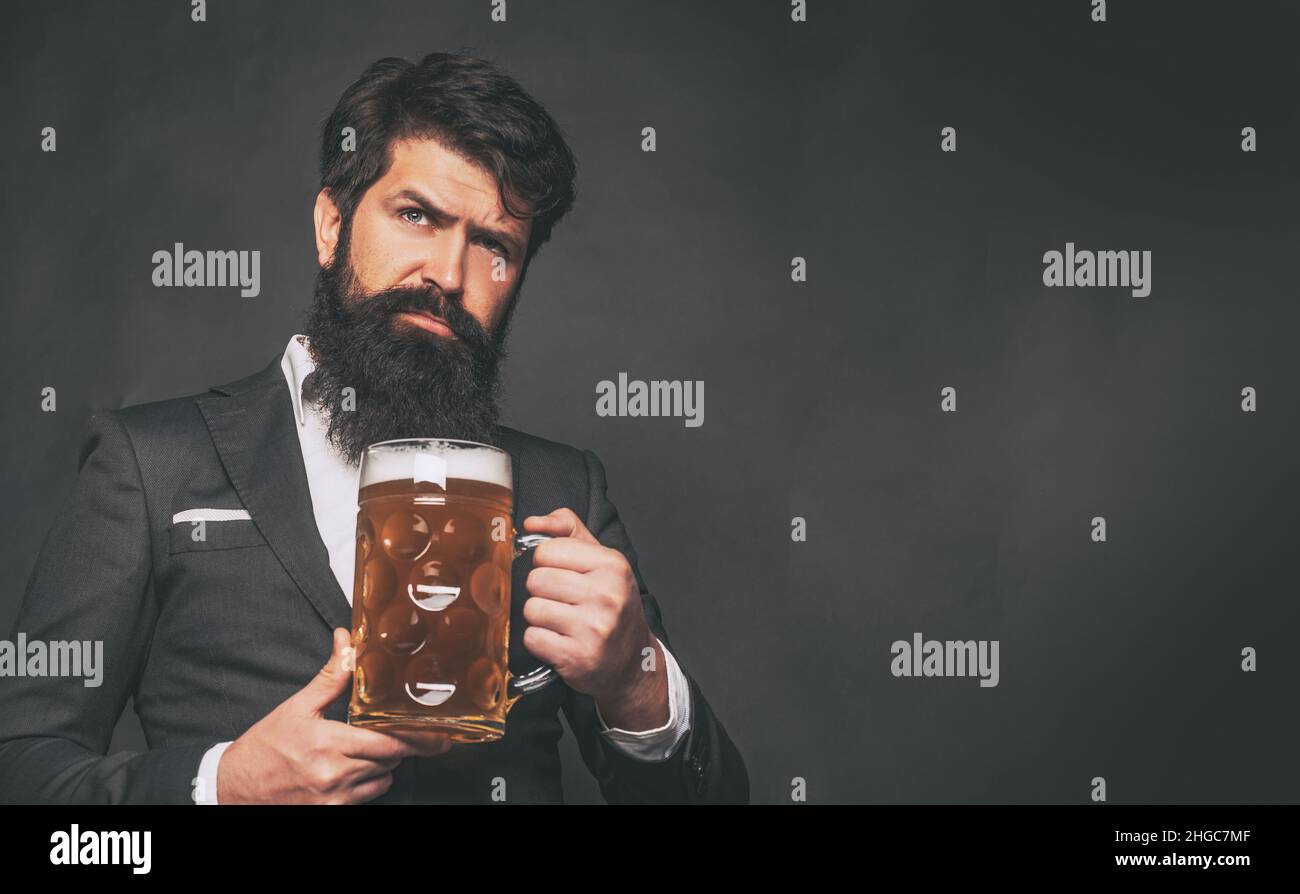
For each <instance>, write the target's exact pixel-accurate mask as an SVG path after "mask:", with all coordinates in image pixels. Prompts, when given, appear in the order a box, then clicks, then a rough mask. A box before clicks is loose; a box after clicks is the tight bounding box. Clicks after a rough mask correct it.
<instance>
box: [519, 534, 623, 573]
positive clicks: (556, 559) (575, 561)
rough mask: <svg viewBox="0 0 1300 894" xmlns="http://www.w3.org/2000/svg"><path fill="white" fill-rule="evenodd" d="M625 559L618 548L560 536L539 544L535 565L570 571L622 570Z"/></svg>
mask: <svg viewBox="0 0 1300 894" xmlns="http://www.w3.org/2000/svg"><path fill="white" fill-rule="evenodd" d="M623 564H624V559H623V556H622V554H621V553H619V552H618V551H617V550H612V549H610V548H608V547H606V546H602V545H601V544H599V543H589V542H587V541H585V540H578V539H577V538H575V537H560V538H558V539H556V540H547V541H546V542H544V543H540V544H538V546H537V548H536V549H535V550H533V565H534V567H541V566H543V565H549V566H552V567H554V568H568V569H569V570H570V571H580V572H583V573H584V574H585V573H586V572H588V571H615V572H617V571H622V568H623Z"/></svg>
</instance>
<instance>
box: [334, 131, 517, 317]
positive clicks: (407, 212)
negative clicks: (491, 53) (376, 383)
mask: <svg viewBox="0 0 1300 894" xmlns="http://www.w3.org/2000/svg"><path fill="white" fill-rule="evenodd" d="M392 160H393V163H392V166H391V167H390V168H389V170H388V173H386V174H385V175H384V176H383V177H381V178H380V179H379V180H378V181H376V182H375V183H374V184H373V185H372V186H371V187H370V189H369V190H367V191H366V194H365V195H364V196H363V197H362V199H361V202H360V204H359V205H358V206H357V209H356V213H355V215H354V216H353V220H352V230H351V237H350V239H349V240H348V241H349V243H350V245H351V247H352V250H351V263H352V267H353V270H354V272H355V275H356V277H357V281H358V284H359V285H360V287H361V289H362V291H363V292H364V294H367V295H370V294H374V293H376V292H380V291H383V290H386V289H394V288H399V287H410V288H413V289H420V288H425V289H436V290H438V291H440V292H441V293H442V294H443V295H445V296H446V298H447V299H448V300H450V301H453V302H455V303H457V304H459V305H460V306H461V307H462V308H463V309H464V310H465V311H467V312H469V313H470V314H471V315H472V316H473V317H474V318H475V319H476V320H478V322H479V324H480V325H481V326H482V327H483V328H484V330H486V331H488V332H493V331H495V329H496V327H497V325H498V323H500V321H501V320H502V318H503V317H504V315H505V314H506V311H507V307H508V305H509V304H510V300H511V298H512V297H513V294H514V291H515V283H516V281H517V280H518V278H519V273H520V269H521V267H522V264H523V260H524V253H525V250H526V249H527V247H528V235H529V231H530V230H531V228H532V221H531V220H528V219H524V220H519V219H517V218H514V217H511V216H510V215H508V214H507V213H506V212H505V209H504V208H502V207H501V204H500V201H499V199H498V197H497V184H496V182H495V180H494V179H493V178H492V176H491V175H490V174H488V173H487V172H486V171H483V170H480V169H479V168H477V167H475V166H474V165H472V164H470V163H469V162H467V161H465V160H464V159H462V158H461V157H460V156H458V155H456V154H454V153H452V152H450V151H448V150H447V149H445V148H443V147H442V146H441V145H440V144H439V143H436V142H434V141H433V140H403V141H399V142H396V143H394V145H393V147H392ZM431 309H432V308H431ZM434 312H435V313H436V311H434ZM399 322H400V323H401V324H403V325H406V326H408V327H410V326H413V325H416V322H415V321H412V320H408V319H406V318H399V319H398V320H395V321H394V324H395V325H397V324H398V323H399ZM425 323H426V325H428V321H427V320H426V321H425ZM431 328H432V329H433V331H434V334H441V335H443V336H444V337H447V329H446V327H445V326H438V325H436V324H433V325H432V326H431ZM424 331H428V330H424Z"/></svg>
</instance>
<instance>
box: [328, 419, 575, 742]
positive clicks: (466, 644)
mask: <svg viewBox="0 0 1300 894" xmlns="http://www.w3.org/2000/svg"><path fill="white" fill-rule="evenodd" d="M357 504H358V511H357V549H356V573H355V575H354V578H353V588H352V644H353V646H354V647H355V649H356V670H355V673H354V675H353V685H352V700H351V704H350V705H349V709H348V722H349V723H351V724H354V725H356V726H366V727H372V728H379V729H385V728H387V729H396V728H405V729H421V730H437V731H444V732H447V733H449V734H450V736H451V739H452V741H453V742H489V741H493V740H495V739H499V738H501V736H502V735H503V734H504V733H505V722H506V713H507V712H508V710H509V709H510V707H511V706H512V705H513V704H514V702H515V701H516V700H517V699H518V698H519V697H520V696H521V695H522V694H524V693H526V692H530V691H533V690H535V689H540V688H541V687H542V686H545V685H546V684H547V683H550V682H551V681H552V680H553V679H554V678H555V674H554V671H553V670H551V669H550V668H548V667H545V666H543V667H542V668H539V669H538V670H537V671H534V672H533V673H530V674H528V675H526V677H520V678H518V679H512V678H511V675H510V670H509V651H508V650H509V643H510V571H511V565H512V563H513V562H514V560H515V558H516V557H517V556H519V555H520V554H522V552H523V551H524V550H525V549H528V548H530V547H531V546H535V545H536V543H538V542H540V541H541V540H544V539H546V538H545V536H544V535H530V536H528V537H523V538H521V537H517V536H516V532H515V530H514V525H513V521H512V520H513V518H514V491H513V486H512V473H511V465H510V455H509V454H508V453H505V452H504V451H502V450H499V449H497V448H495V447H491V446H488V445H486V444H479V443H476V442H472V441H455V440H445V439H443V440H439V439H410V440H402V441H384V442H381V443H379V444H373V445H371V446H370V447H368V448H366V451H365V452H364V453H363V455H362V459H361V476H360V482H359V489H358V493H357Z"/></svg>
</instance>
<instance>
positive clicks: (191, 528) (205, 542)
mask: <svg viewBox="0 0 1300 894" xmlns="http://www.w3.org/2000/svg"><path fill="white" fill-rule="evenodd" d="M268 545H269V544H268V543H267V542H266V538H265V537H263V536H262V532H261V531H259V530H258V529H257V525H255V524H253V522H252V520H251V519H246V518H244V519H223V520H220V521H214V520H212V519H192V520H187V521H177V522H172V526H171V542H170V544H169V546H168V549H167V552H168V554H169V555H176V554H177V553H196V552H206V551H208V550H215V549H240V548H243V547H249V546H268Z"/></svg>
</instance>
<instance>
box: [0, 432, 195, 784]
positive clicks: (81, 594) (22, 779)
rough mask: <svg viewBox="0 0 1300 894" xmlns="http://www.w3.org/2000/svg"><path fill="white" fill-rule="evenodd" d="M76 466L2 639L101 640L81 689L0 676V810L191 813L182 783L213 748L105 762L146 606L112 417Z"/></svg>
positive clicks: (139, 533)
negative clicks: (92, 674)
mask: <svg viewBox="0 0 1300 894" xmlns="http://www.w3.org/2000/svg"><path fill="white" fill-rule="evenodd" d="M79 468H80V471H79V473H78V476H77V481H76V484H75V486H74V488H73V493H72V496H71V497H70V498H69V500H68V501H67V502H66V503H65V504H64V505H63V507H62V508H61V509H60V511H59V513H58V515H57V516H56V517H55V520H54V523H53V525H52V526H51V528H50V531H49V533H48V534H47V535H46V537H45V541H44V543H43V544H42V546H41V550H40V554H39V555H38V557H37V559H36V565H35V567H34V569H33V571H32V576H31V578H30V579H29V581H28V584H27V589H26V591H25V593H24V595H23V601H22V605H21V606H20V608H19V611H18V616H17V618H16V619H15V621H14V626H13V631H12V633H11V634H10V636H9V641H10V642H11V643H15V644H16V643H17V640H18V635H19V634H20V633H21V634H25V637H26V642H27V643H29V644H30V643H33V642H45V643H49V642H54V641H61V642H78V643H87V644H90V646H89V647H90V648H91V649H93V648H94V643H96V642H101V643H102V649H103V651H102V659H101V661H102V666H101V667H100V668H99V670H98V673H97V675H96V676H97V677H98V680H99V685H95V686H87V685H86V682H88V681H89V680H90V678H88V677H86V676H84V670H83V676H61V677H60V676H41V675H26V676H3V677H0V801H2V802H5V803H29V804H30V803H67V804H71V803H96V804H124V803H159V802H162V803H176V804H185V803H193V802H192V800H191V791H192V789H191V781H192V780H193V779H194V777H195V776H196V774H197V771H198V766H199V762H200V760H201V759H202V757H203V753H204V752H205V751H206V750H207V749H208V748H209V747H210V746H211V745H212V744H213V743H204V744H201V745H192V746H186V747H179V748H159V749H151V750H149V751H144V752H119V753H116V754H111V755H108V754H106V751H107V750H108V747H109V744H110V742H111V740H112V736H113V728H114V726H115V725H116V724H117V720H118V718H119V717H120V716H121V713H122V709H123V708H124V707H125V705H126V700H127V698H128V697H130V695H131V693H132V692H133V690H134V689H135V686H136V685H137V683H138V681H139V679H140V675H141V673H142V671H143V670H144V664H145V660H146V657H147V656H148V652H149V644H150V642H151V641H152V637H153V631H154V626H155V624H156V621H157V617H158V601H157V598H156V596H155V593H154V589H153V578H152V570H153V562H152V556H151V537H150V529H149V516H148V512H147V509H146V505H145V492H144V484H143V480H142V478H141V475H140V469H139V466H138V464H137V462H136V456H135V450H134V448H133V446H132V444H131V439H130V435H129V434H128V433H127V431H126V428H125V426H124V425H123V424H122V422H121V420H120V419H118V418H117V417H116V415H115V414H114V413H112V412H105V413H100V414H97V415H95V416H93V417H92V418H91V420H90V422H89V423H88V434H87V436H86V438H85V440H84V442H83V445H82V449H81V454H80V463H79ZM90 654H93V652H92V653H90ZM23 657H24V656H22V655H16V656H15V658H16V660H19V661H21V660H23Z"/></svg>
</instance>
